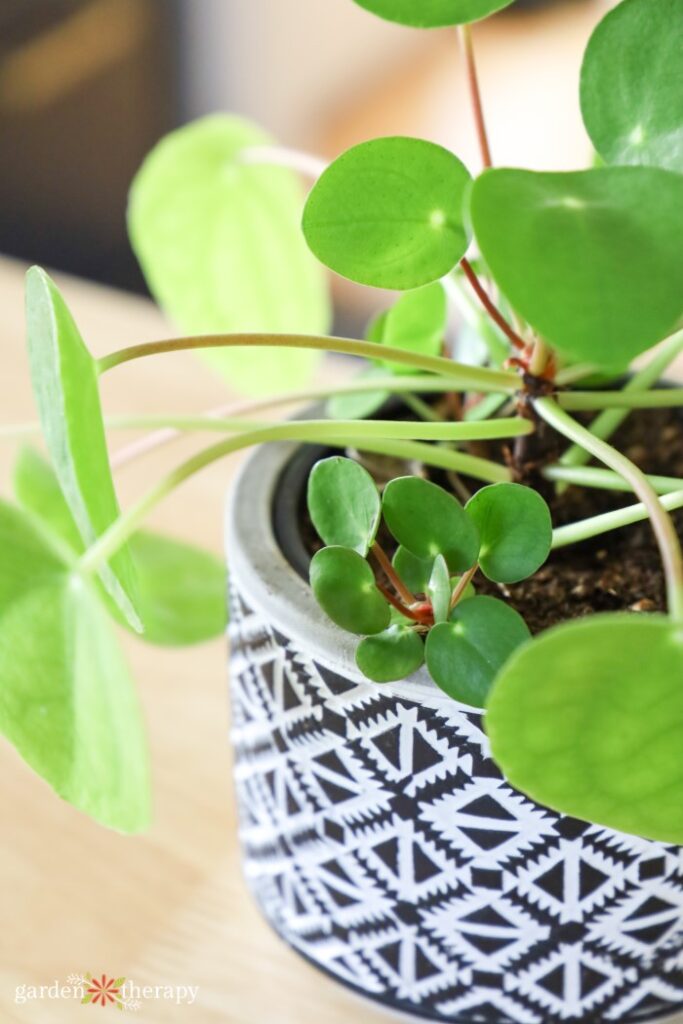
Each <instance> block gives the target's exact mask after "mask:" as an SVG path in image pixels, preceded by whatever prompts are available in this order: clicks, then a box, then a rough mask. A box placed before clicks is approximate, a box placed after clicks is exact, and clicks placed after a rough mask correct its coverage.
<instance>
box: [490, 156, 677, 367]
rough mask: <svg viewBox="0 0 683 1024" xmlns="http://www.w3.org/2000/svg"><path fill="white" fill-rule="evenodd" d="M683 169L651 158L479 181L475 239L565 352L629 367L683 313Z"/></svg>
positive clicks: (523, 308) (514, 297)
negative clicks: (644, 162) (662, 166)
mask: <svg viewBox="0 0 683 1024" xmlns="http://www.w3.org/2000/svg"><path fill="white" fill-rule="evenodd" d="M682 209H683V176H681V175H679V174H674V173H672V172H671V171H663V170H658V169H655V168H650V167H603V168H599V169H596V170H591V171H578V172H571V173H563V174H545V173H543V174H538V173H534V172H532V171H517V170H493V171H487V172H485V173H484V174H483V175H482V176H481V177H480V178H479V179H478V180H477V181H476V182H475V184H474V188H473V189H472V197H471V211H472V220H473V224H474V230H475V234H476V237H477V241H478V242H479V245H480V247H481V250H482V254H483V256H484V257H485V259H486V261H487V263H488V264H489V266H490V268H491V272H492V273H493V276H494V278H495V280H496V282H497V284H498V285H499V286H500V288H501V289H502V291H503V292H504V293H505V295H506V297H507V298H508V299H509V301H510V302H511V303H512V305H513V306H514V307H515V308H516V309H517V311H518V312H519V313H521V314H522V316H524V317H525V318H526V319H527V320H528V321H529V323H531V325H532V326H533V327H534V328H535V329H536V330H537V331H538V332H539V333H540V334H541V335H543V336H544V337H545V338H546V339H547V340H548V341H549V342H550V343H551V344H552V345H553V346H554V347H555V348H557V349H558V350H559V351H560V352H561V353H562V354H563V355H565V356H568V357H569V358H571V359H576V360H581V361H584V360H585V361H587V362H591V363H597V364H599V365H600V366H602V367H607V368H623V367H625V366H627V365H628V363H629V362H630V361H631V360H632V359H633V358H634V357H635V356H637V355H638V354H639V353H640V352H643V351H644V350H645V349H646V348H648V347H649V346H651V345H653V344H655V342H657V341H660V340H661V339H662V338H663V337H664V336H665V335H666V334H668V333H669V332H670V331H671V330H673V328H674V327H675V325H676V323H677V321H678V320H679V318H680V317H681V315H682V314H683V289H682V288H681V281H682V280H683V246H681V244H680V237H679V233H678V231H677V230H676V225H678V224H680V219H681V210H682Z"/></svg>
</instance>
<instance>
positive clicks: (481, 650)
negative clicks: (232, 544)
mask: <svg viewBox="0 0 683 1024" xmlns="http://www.w3.org/2000/svg"><path fill="white" fill-rule="evenodd" d="M499 422H500V421H499ZM308 508H309V511H310V514H311V518H312V520H313V523H314V525H315V527H316V529H317V531H318V533H319V534H320V536H321V537H322V539H323V540H324V541H325V543H326V545H328V546H327V547H324V548H322V549H321V550H320V551H318V552H317V553H316V554H315V556H314V558H313V561H312V563H311V585H312V587H313V592H314V594H315V596H316V598H317V600H318V601H319V603H320V605H321V607H322V608H323V609H324V610H325V611H326V612H327V614H328V615H329V616H330V618H331V619H332V620H333V621H334V622H336V623H337V625H338V626H341V628H342V629H346V630H349V632H351V633H358V634H361V635H364V634H365V639H364V640H362V641H361V643H360V644H359V646H358V651H357V654H356V661H357V663H358V667H359V668H360V670H361V671H362V672H363V673H364V675H366V676H367V677H368V678H369V679H372V680H374V681H375V682H378V683H387V682H391V681H394V680H398V679H404V678H406V676H409V675H410V674H411V673H412V672H415V671H416V670H417V669H418V668H420V666H421V665H422V663H423V662H424V661H425V659H426V661H427V666H428V668H429V671H430V674H431V676H432V678H433V679H434V681H435V682H436V683H437V684H438V686H440V687H441V689H442V690H444V691H445V692H446V693H447V694H448V695H449V697H453V699H454V700H459V701H462V702H463V703H465V704H471V705H473V706H474V707H483V705H484V704H485V703H486V699H487V697H488V693H489V690H490V687H491V684H492V683H493V680H494V678H495V676H496V674H497V672H498V671H499V670H500V669H501V668H502V667H503V665H504V664H505V663H506V661H507V660H508V658H509V657H510V655H511V654H512V652H513V651H514V650H515V649H516V648H517V647H519V645H520V644H522V643H523V642H524V641H525V640H527V639H528V638H529V636H530V633H529V630H528V628H527V626H526V624H525V622H524V620H523V619H522V617H521V616H520V615H519V614H518V613H517V612H516V611H515V610H514V609H513V608H511V607H510V606H509V605H508V604H505V602H503V601H500V600H498V599H496V598H494V597H488V596H481V597H477V596H476V593H475V589H474V586H473V582H474V580H475V579H476V574H477V571H478V570H479V569H480V568H481V571H482V572H483V573H484V574H485V575H486V576H487V577H488V578H489V579H490V580H493V581H495V582H496V583H518V582H519V581H520V580H523V579H524V578H525V577H527V576H530V575H531V574H532V573H534V572H535V571H536V569H538V568H539V566H540V565H542V564H543V562H545V560H546V558H547V557H548V554H549V552H550V546H551V543H552V524H551V520H550V511H549V509H548V506H547V505H546V503H545V502H544V500H543V498H542V497H541V496H540V495H539V494H537V493H536V491H534V490H532V489H531V488H529V487H522V486H520V485H519V484H513V483H501V484H490V485H489V486H488V487H482V488H481V489H480V490H479V491H477V493H476V494H475V495H474V497H473V498H471V499H470V501H469V502H468V503H467V505H466V506H465V508H463V507H462V505H460V504H459V503H458V501H457V499H456V498H455V497H454V496H453V495H452V494H449V493H448V491H446V490H444V489H443V488H441V487H438V486H437V485H436V484H433V483H430V482H429V481H427V480H423V479H421V478H420V477H418V476H407V477H401V478H399V479H397V480H392V481H391V482H390V483H389V484H388V485H387V486H386V487H385V488H384V493H383V495H382V497H381V499H380V495H379V492H378V490H377V486H376V485H375V483H374V481H373V479H372V477H371V476H370V474H369V473H367V471H366V470H365V469H363V468H362V467H361V466H359V465H358V463H357V462H354V461H351V460H349V459H344V458H340V457H339V456H337V457H332V458H330V459H325V460H323V461H321V462H318V463H317V465H316V466H315V468H314V470H313V472H312V473H311V476H310V479H309V485H308ZM382 518H383V519H384V522H385V524H386V526H387V528H388V530H389V532H390V533H391V535H392V536H393V538H394V539H395V541H396V543H397V544H398V547H397V549H396V553H395V555H394V558H393V564H392V561H390V560H389V558H388V556H387V554H386V552H385V551H384V548H383V547H382V545H381V544H380V542H379V541H378V540H377V531H378V529H379V526H380V522H381V520H382ZM369 553H370V554H371V555H372V558H373V560H374V562H375V563H376V567H377V569H378V570H379V575H380V579H376V577H375V573H374V572H373V569H372V568H371V567H370V566H369V565H368V562H367V560H366V558H367V555H368V554H369ZM453 574H460V575H453Z"/></svg>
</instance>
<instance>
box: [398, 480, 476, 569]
mask: <svg viewBox="0 0 683 1024" xmlns="http://www.w3.org/2000/svg"><path fill="white" fill-rule="evenodd" d="M382 511H383V513H384V518H385V520H386V524H387V526H388V527H389V529H390V530H391V532H392V534H393V535H394V537H395V538H396V540H397V541H398V542H399V544H401V545H403V547H405V548H407V549H408V551H410V553H411V554H413V555H415V556H416V557H417V558H421V559H425V560H429V562H430V564H431V563H433V561H434V559H435V558H436V556H437V555H443V556H444V558H445V559H446V563H447V565H448V568H449V569H450V570H451V572H465V571H466V570H467V569H471V568H472V566H473V565H474V563H475V562H476V560H477V555H478V553H479V535H478V533H477V529H476V527H475V525H474V523H473V522H472V520H471V519H470V518H469V516H468V515H467V513H466V512H465V510H464V508H463V507H462V505H460V504H459V503H458V501H456V499H455V498H454V497H453V495H452V494H449V493H448V491H445V490H444V489H443V488H442V487H438V486H437V485H436V484H433V483H430V482H429V481H428V480H422V479H421V478H420V477H417V476H404V477H399V478H398V479H397V480H392V481H391V482H390V483H388V484H387V486H386V487H385V489H384V496H383V499H382Z"/></svg>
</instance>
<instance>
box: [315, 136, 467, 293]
mask: <svg viewBox="0 0 683 1024" xmlns="http://www.w3.org/2000/svg"><path fill="white" fill-rule="evenodd" d="M469 182H470V176H469V174H468V172H467V170H466V168H465V167H464V166H463V164H462V163H461V162H460V161H459V160H458V158H457V157H456V156H454V155H453V154H452V153H450V152H449V151H448V150H447V149H443V148H442V147H441V146H437V145H435V144H434V143H432V142H423V141H421V140H420V139H409V138H387V139H375V140H373V141H371V142H363V143H361V144H360V145H359V146H355V147H354V148H353V149H350V150H348V151H347V152H346V153H344V154H343V155H342V156H340V157H339V159H337V160H335V162H334V163H333V164H332V165H331V166H330V167H328V169H327V170H326V171H325V173H324V174H323V175H322V176H321V177H320V179H319V180H318V182H317V184H316V185H315V186H314V188H313V191H312V192H311V194H310V195H309V197H308V202H307V204H306V208H305V210H304V220H303V228H304V234H305V236H306V240H307V242H308V244H309V246H310V247H311V249H312V251H313V252H314V253H315V255H316V256H317V257H318V259H319V260H321V262H322V263H324V264H325V265H326V266H328V267H331V269H332V270H335V271H336V272H337V273H338V274H341V275H342V276H343V277H348V278H350V279H351V280H352V281H357V282H359V283H360V284H367V285H373V286H374V287H376V288H393V289H397V290H398V291H406V290H408V289H410V288H419V287H420V286H421V285H425V284H430V283H431V282H432V281H436V280H437V279H438V278H441V277H444V275H446V274H447V273H448V272H449V271H450V270H452V269H453V267H454V266H455V264H456V263H457V262H458V261H459V260H460V259H461V258H462V256H464V254H465V252H466V250H467V246H468V241H469V239H468V237H467V233H466V230H465V227H464V221H463V210H464V205H465V194H466V191H467V187H468V185H469Z"/></svg>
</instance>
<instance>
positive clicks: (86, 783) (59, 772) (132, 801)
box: [0, 502, 149, 832]
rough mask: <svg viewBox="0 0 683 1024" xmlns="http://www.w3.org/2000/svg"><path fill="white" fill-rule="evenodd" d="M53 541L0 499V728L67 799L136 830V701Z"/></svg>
mask: <svg viewBox="0 0 683 1024" xmlns="http://www.w3.org/2000/svg"><path fill="white" fill-rule="evenodd" d="M60 544H61V541H58V542H57V546H56V547H55V546H53V544H52V543H51V542H50V540H49V538H48V536H47V535H46V533H45V532H44V528H42V527H41V526H40V524H38V523H37V522H35V521H33V520H32V519H31V518H29V517H28V516H27V515H26V514H25V513H20V512H19V510H18V509H15V508H13V507H12V506H11V505H7V504H6V503H4V502H1V503H0V547H1V548H2V551H3V558H2V563H1V565H0V680H1V681H2V686H0V732H2V733H3V735H4V736H6V738H7V739H8V740H9V741H10V742H11V743H12V744H13V745H14V746H15V747H16V749H17V750H18V751H19V753H20V754H21V756H22V757H23V758H24V760H25V761H27V763H28V764H29V765H30V766H31V767H32V768H33V769H34V771H36V772H37V773H38V774H39V775H40V776H42V778H44V779H45V780H46V781H47V782H48V783H49V784H50V785H51V786H52V787H53V788H54V789H55V790H56V791H57V793H58V794H59V795H60V796H62V797H63V798H64V799H65V800H68V801H69V803H71V804H73V805H74V806H75V807H78V808H79V809H80V810H82V811H85V812H86V813H87V814H89V815H91V816H92V817H93V818H95V819H96V820H97V821H99V822H101V823H102V824H104V825H107V826H109V827H110V828H115V829H119V830H121V831H124V832H137V831H139V830H141V829H142V828H144V827H145V826H146V825H147V823H148V821H149V778H148V767H147V750H146V743H145V738H144V732H143V728H142V722H141V717H140V712H139V708H138V704H137V700H136V697H135V693H134V690H133V686H132V684H131V681H130V678H129V675H128V671H127V669H126V666H125V663H124V660H123V656H122V654H121V651H120V649H119V647H118V644H117V641H116V638H115V636H114V635H113V633H112V631H111V628H110V626H109V624H108V622H107V619H106V616H105V614H104V612H103V610H102V607H101V604H100V601H99V599H98V595H97V592H96V590H94V588H93V587H92V586H91V585H90V584H89V583H88V582H87V581H86V580H84V579H83V578H81V577H79V576H77V575H75V574H74V573H73V572H72V571H71V569H70V568H69V566H68V565H67V564H65V563H64V561H63V560H62V558H61V552H60V551H59V546H60Z"/></svg>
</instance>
